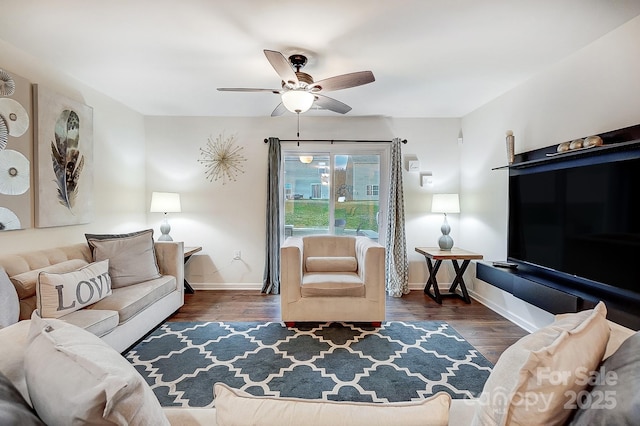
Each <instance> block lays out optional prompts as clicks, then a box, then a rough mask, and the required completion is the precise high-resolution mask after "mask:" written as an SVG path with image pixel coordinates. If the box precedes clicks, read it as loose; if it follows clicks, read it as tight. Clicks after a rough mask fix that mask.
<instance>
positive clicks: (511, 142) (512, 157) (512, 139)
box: [507, 130, 516, 164]
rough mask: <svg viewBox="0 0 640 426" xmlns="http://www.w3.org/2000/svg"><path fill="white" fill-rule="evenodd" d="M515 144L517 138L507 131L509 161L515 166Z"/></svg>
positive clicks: (510, 131)
mask: <svg viewBox="0 0 640 426" xmlns="http://www.w3.org/2000/svg"><path fill="white" fill-rule="evenodd" d="M515 144H516V139H515V136H513V131H512V130H507V161H508V162H509V164H513V161H514V160H515V149H516V148H515Z"/></svg>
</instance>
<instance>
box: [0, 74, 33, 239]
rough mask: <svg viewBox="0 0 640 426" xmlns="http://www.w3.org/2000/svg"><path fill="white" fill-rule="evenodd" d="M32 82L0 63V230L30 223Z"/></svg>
mask: <svg viewBox="0 0 640 426" xmlns="http://www.w3.org/2000/svg"><path fill="white" fill-rule="evenodd" d="M31 111H32V97H31V82H30V81H28V80H26V79H25V78H22V77H20V76H19V75H17V74H14V73H13V72H11V71H8V70H6V69H3V68H2V67H1V66H0V232H4V231H12V230H16V229H26V228H31V227H32V226H33V220H32V212H33V201H32V196H33V190H32V181H31V169H32V167H31V164H32V161H31V160H32V158H33V132H32V128H33V126H32V125H31V123H30V116H31V115H32V114H31Z"/></svg>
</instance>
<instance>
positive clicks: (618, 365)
mask: <svg viewBox="0 0 640 426" xmlns="http://www.w3.org/2000/svg"><path fill="white" fill-rule="evenodd" d="M591 383H594V384H595V386H593V388H592V389H591V392H590V393H589V395H588V397H584V398H579V399H577V400H575V401H572V402H573V403H572V404H571V407H570V408H574V407H576V408H578V410H577V411H576V413H575V417H574V418H573V421H572V423H571V425H585V426H588V425H637V424H638V421H640V332H637V333H635V334H634V335H633V336H631V337H629V338H628V339H627V340H625V341H624V343H622V345H621V346H620V348H619V349H618V350H617V351H616V352H615V353H614V354H613V355H611V356H610V357H609V358H607V359H606V360H605V361H604V362H603V363H602V365H601V366H600V368H599V369H598V375H597V376H595V377H593V378H591Z"/></svg>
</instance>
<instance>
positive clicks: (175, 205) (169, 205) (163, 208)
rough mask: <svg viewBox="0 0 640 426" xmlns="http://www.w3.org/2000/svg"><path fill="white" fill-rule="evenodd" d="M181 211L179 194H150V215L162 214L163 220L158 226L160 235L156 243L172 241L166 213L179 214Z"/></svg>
mask: <svg viewBox="0 0 640 426" xmlns="http://www.w3.org/2000/svg"><path fill="white" fill-rule="evenodd" d="M181 210H182V208H181V206H180V194H178V193H176V192H153V193H152V194H151V208H150V209H149V211H150V212H151V213H164V220H163V221H162V225H160V232H162V235H160V237H159V238H158V241H173V238H171V236H170V235H169V232H171V225H169V220H168V219H167V213H180V211H181Z"/></svg>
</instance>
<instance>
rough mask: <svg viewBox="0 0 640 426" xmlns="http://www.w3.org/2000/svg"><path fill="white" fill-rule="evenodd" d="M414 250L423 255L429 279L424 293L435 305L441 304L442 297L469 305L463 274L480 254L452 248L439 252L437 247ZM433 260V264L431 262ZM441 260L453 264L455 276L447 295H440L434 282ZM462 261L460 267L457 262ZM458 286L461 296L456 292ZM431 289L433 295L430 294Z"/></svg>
mask: <svg viewBox="0 0 640 426" xmlns="http://www.w3.org/2000/svg"><path fill="white" fill-rule="evenodd" d="M415 250H416V251H417V252H418V253H420V254H422V255H424V258H425V260H426V261H427V268H428V269H429V278H428V279H427V282H426V284H425V287H424V293H425V294H426V295H427V296H429V297H431V298H432V299H433V300H435V301H436V302H437V303H439V304H442V298H443V297H458V298H460V299H462V300H464V301H465V302H466V303H471V298H470V297H469V293H468V292H467V286H466V285H465V284H464V279H463V277H462V276H463V274H464V271H465V270H466V269H467V266H469V263H470V262H471V261H472V260H479V259H482V255H481V254H477V253H472V252H470V251H466V250H462V249H459V248H456V247H454V248H452V249H451V250H440V248H439V247H416V248H415ZM434 260H435V264H434V263H433V262H432V261H434ZM443 260H450V261H451V263H453V269H455V271H456V276H455V278H454V279H453V282H452V283H451V286H450V287H449V292H448V293H444V294H442V293H440V289H439V288H438V281H437V280H436V274H437V273H438V269H440V265H441V264H442V261H443ZM460 260H461V261H462V265H460V264H459V263H458V261H460ZM458 286H460V290H461V291H462V294H459V293H458V292H456V289H457V287H458ZM431 287H433V293H432V292H431Z"/></svg>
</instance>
